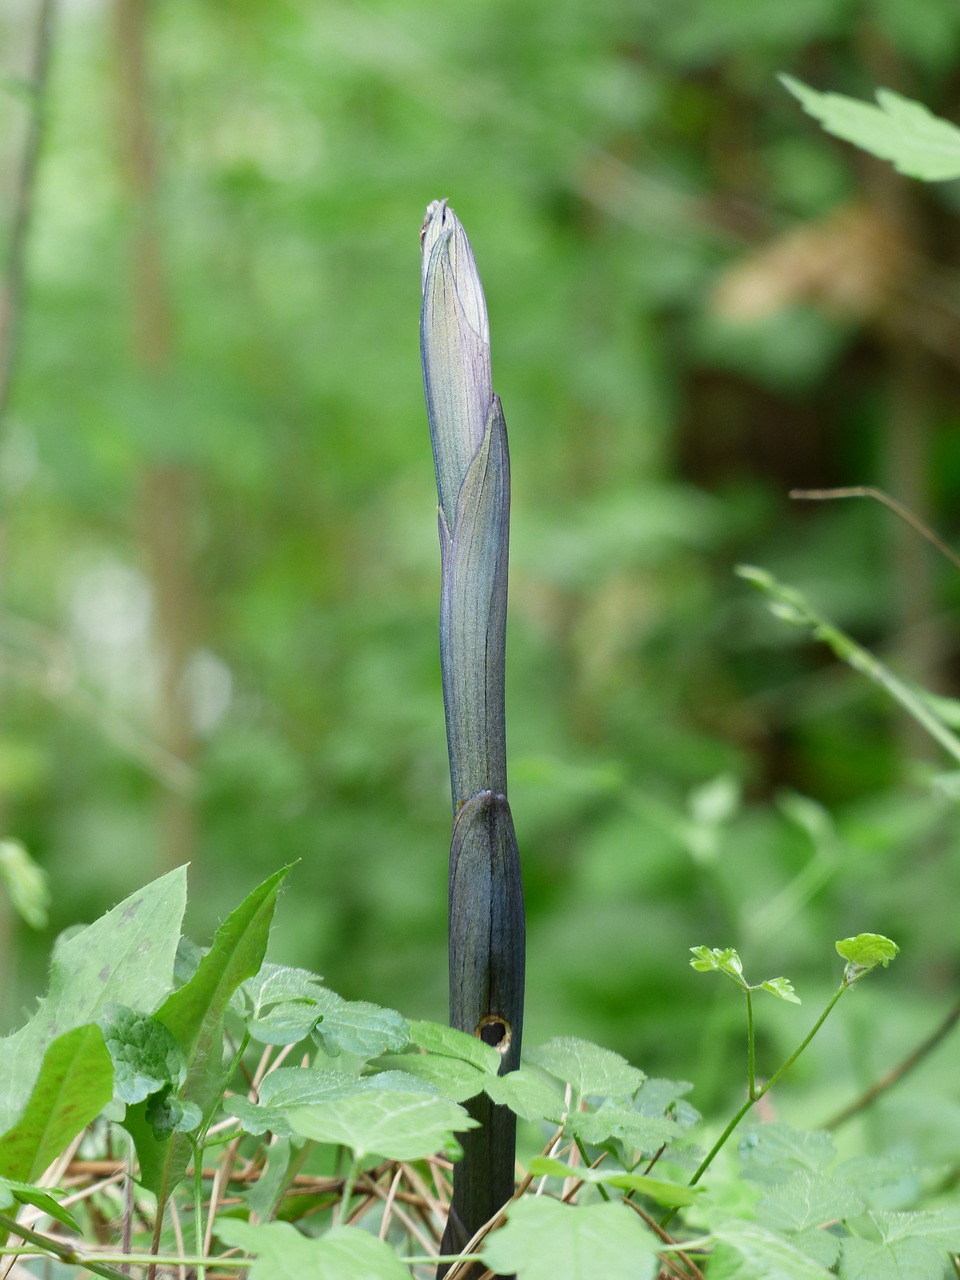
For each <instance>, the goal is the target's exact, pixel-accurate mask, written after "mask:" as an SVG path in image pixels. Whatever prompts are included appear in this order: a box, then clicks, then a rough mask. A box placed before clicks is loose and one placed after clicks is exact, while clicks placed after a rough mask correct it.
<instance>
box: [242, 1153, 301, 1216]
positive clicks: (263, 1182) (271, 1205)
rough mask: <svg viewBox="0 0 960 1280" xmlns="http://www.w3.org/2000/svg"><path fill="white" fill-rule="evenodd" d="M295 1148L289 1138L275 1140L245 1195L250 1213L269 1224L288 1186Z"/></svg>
mask: <svg viewBox="0 0 960 1280" xmlns="http://www.w3.org/2000/svg"><path fill="white" fill-rule="evenodd" d="M292 1154H293V1146H292V1144H291V1142H290V1139H289V1138H275V1139H274V1140H273V1141H272V1142H271V1143H270V1144H269V1146H268V1147H267V1158H266V1163H265V1165H264V1166H263V1168H262V1169H261V1171H260V1176H259V1178H257V1180H256V1182H254V1183H253V1185H252V1186H250V1187H248V1189H247V1190H246V1191H245V1192H244V1193H243V1199H244V1200H245V1201H246V1203H247V1208H248V1209H249V1210H250V1213H251V1214H253V1215H255V1216H256V1217H257V1218H259V1220H260V1221H261V1222H269V1221H270V1219H271V1218H272V1217H273V1215H274V1213H275V1212H276V1208H277V1205H278V1204H279V1202H280V1197H281V1196H282V1195H283V1192H284V1188H285V1187H286V1184H287V1171H288V1170H289V1168H290V1159H291V1156H292Z"/></svg>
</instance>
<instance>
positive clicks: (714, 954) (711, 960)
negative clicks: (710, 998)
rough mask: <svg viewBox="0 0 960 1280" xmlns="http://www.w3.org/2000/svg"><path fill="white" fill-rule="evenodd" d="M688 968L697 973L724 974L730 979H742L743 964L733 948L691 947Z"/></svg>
mask: <svg viewBox="0 0 960 1280" xmlns="http://www.w3.org/2000/svg"><path fill="white" fill-rule="evenodd" d="M690 951H691V952H692V954H693V959H692V960H691V961H690V967H691V968H692V969H696V971H697V972H698V973H715V972H718V971H719V972H720V973H726V974H728V975H729V976H730V977H731V978H742V977H743V964H742V963H741V960H740V957H739V956H738V955H737V953H736V951H735V950H734V949H733V947H691V948H690Z"/></svg>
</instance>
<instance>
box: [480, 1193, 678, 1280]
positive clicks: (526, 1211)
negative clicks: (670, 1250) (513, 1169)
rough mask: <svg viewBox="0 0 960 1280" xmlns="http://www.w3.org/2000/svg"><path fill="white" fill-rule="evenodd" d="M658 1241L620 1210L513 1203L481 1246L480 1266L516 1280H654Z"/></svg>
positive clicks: (614, 1206) (538, 1201) (536, 1199)
mask: <svg viewBox="0 0 960 1280" xmlns="http://www.w3.org/2000/svg"><path fill="white" fill-rule="evenodd" d="M656 1248H657V1241H656V1239H655V1238H654V1237H653V1236H652V1235H651V1233H650V1232H649V1231H647V1230H646V1228H645V1227H644V1226H643V1225H642V1223H641V1222H640V1219H639V1218H638V1217H637V1216H636V1214H634V1213H632V1212H631V1211H630V1210H629V1209H627V1208H626V1207H625V1206H624V1205H619V1204H590V1205H578V1206H577V1207H576V1208H574V1207H573V1206H572V1205H564V1204H560V1203H559V1202H558V1201H556V1200H546V1199H543V1198H540V1197H533V1198H527V1199H523V1200H518V1201H517V1202H516V1203H515V1204H513V1205H511V1207H510V1208H509V1209H508V1210H507V1223H506V1226H504V1227H501V1228H500V1229H499V1230H498V1231H493V1232H491V1233H490V1235H488V1236H487V1238H486V1240H485V1241H484V1243H483V1250H482V1254H483V1262H484V1265H485V1266H487V1267H489V1268H490V1269H491V1270H492V1271H494V1272H496V1273H497V1274H498V1275H510V1274H516V1276H517V1280H610V1277H611V1276H617V1277H622V1280H653V1277H654V1276H655V1275H656V1273H657V1271H658V1269H659V1267H658V1263H657V1259H656V1258H655V1257H654V1253H655V1251H656Z"/></svg>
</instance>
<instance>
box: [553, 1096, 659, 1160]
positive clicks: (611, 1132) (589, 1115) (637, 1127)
mask: <svg viewBox="0 0 960 1280" xmlns="http://www.w3.org/2000/svg"><path fill="white" fill-rule="evenodd" d="M565 1128H566V1129H567V1130H568V1131H569V1132H570V1133H572V1134H574V1135H575V1136H576V1137H578V1138H580V1139H581V1140H582V1141H583V1142H586V1143H588V1144H589V1145H590V1146H592V1147H598V1146H602V1145H603V1144H604V1143H607V1142H621V1143H623V1145H624V1146H625V1147H626V1148H628V1149H629V1150H631V1151H640V1152H642V1153H643V1154H644V1155H651V1156H652V1155H654V1154H655V1153H656V1152H657V1151H659V1149H660V1148H661V1147H662V1146H663V1145H664V1143H669V1142H675V1141H676V1140H677V1139H678V1138H681V1137H682V1136H683V1132H682V1130H681V1129H680V1127H679V1125H677V1124H676V1123H675V1122H674V1121H673V1120H669V1119H666V1118H662V1119H657V1118H656V1117H654V1116H642V1115H640V1114H639V1113H638V1112H637V1111H634V1110H633V1109H632V1108H630V1107H620V1106H617V1105H616V1104H615V1103H612V1102H604V1103H603V1105H602V1106H600V1107H598V1108H597V1109H596V1111H574V1112H571V1113H570V1115H569V1116H568V1117H567V1121H566V1125H565Z"/></svg>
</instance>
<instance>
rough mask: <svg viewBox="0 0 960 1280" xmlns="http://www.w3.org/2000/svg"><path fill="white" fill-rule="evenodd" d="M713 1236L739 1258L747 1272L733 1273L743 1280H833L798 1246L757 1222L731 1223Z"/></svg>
mask: <svg viewBox="0 0 960 1280" xmlns="http://www.w3.org/2000/svg"><path fill="white" fill-rule="evenodd" d="M713 1236H714V1238H715V1239H716V1240H719V1241H720V1242H721V1243H722V1244H725V1245H727V1246H728V1247H729V1248H730V1249H733V1250H734V1251H735V1252H736V1253H737V1254H739V1256H740V1258H741V1259H742V1261H743V1263H744V1265H745V1268H746V1269H745V1270H741V1271H736V1272H731V1273H728V1274H731V1275H732V1276H737V1277H742V1280H747V1278H748V1277H750V1280H830V1272H829V1271H826V1270H825V1269H824V1268H823V1267H821V1266H820V1264H819V1263H817V1262H814V1260H813V1259H812V1258H810V1257H808V1256H807V1255H806V1254H805V1253H803V1252H802V1251H801V1250H800V1249H798V1248H797V1247H796V1245H794V1244H791V1243H790V1242H789V1241H787V1240H784V1239H783V1237H782V1236H778V1235H775V1234H774V1232H772V1231H767V1230H766V1228H764V1227H762V1226H760V1225H759V1223H756V1222H743V1221H740V1220H738V1219H735V1218H733V1219H730V1220H729V1221H727V1222H723V1223H721V1224H720V1225H719V1226H718V1227H716V1228H715V1229H714V1231H713Z"/></svg>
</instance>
